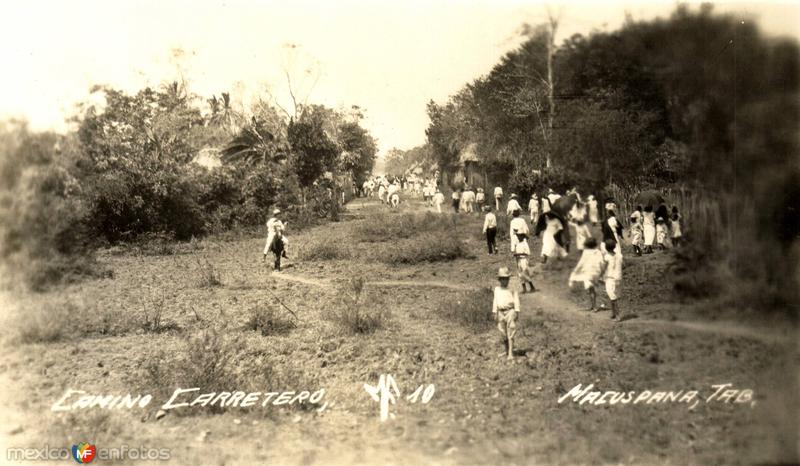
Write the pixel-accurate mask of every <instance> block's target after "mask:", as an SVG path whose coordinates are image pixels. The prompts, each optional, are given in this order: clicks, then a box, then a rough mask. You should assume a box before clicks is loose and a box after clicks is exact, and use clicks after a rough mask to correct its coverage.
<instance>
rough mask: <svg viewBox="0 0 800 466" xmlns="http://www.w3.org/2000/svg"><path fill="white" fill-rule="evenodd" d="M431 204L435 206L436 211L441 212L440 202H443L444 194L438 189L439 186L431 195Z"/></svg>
mask: <svg viewBox="0 0 800 466" xmlns="http://www.w3.org/2000/svg"><path fill="white" fill-rule="evenodd" d="M432 201H433V205H435V206H436V212H438V213H440V214H441V213H442V204H444V194H442V192H441V191H439V188H436V193H435V194H434V195H433V198H432Z"/></svg>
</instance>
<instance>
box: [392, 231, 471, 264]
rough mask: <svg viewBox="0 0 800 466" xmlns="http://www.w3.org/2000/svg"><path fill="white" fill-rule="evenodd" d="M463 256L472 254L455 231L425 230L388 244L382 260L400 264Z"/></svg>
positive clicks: (443, 260) (452, 258) (454, 258)
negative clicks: (431, 231) (411, 236)
mask: <svg viewBox="0 0 800 466" xmlns="http://www.w3.org/2000/svg"><path fill="white" fill-rule="evenodd" d="M463 257H470V255H469V253H468V251H467V248H465V247H464V244H463V243H462V242H461V240H460V239H459V238H458V237H457V236H456V235H455V234H454V233H453V232H450V233H447V232H433V233H428V232H425V233H421V234H419V235H417V236H415V237H413V238H409V239H404V240H399V241H394V242H392V243H389V244H387V245H386V247H385V248H384V251H383V253H382V254H381V256H380V260H381V262H384V263H387V264H392V265H399V264H419V263H423V262H447V261H452V260H456V259H460V258H463Z"/></svg>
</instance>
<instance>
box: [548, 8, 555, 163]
mask: <svg viewBox="0 0 800 466" xmlns="http://www.w3.org/2000/svg"><path fill="white" fill-rule="evenodd" d="M548 17H549V20H550V38H549V40H548V41H547V103H548V106H549V107H550V108H549V111H548V113H547V133H548V134H547V140H546V141H545V143H546V144H547V150H546V151H545V157H546V158H545V167H546V168H550V167H551V165H552V163H553V162H552V159H551V155H552V154H551V152H552V147H553V144H552V143H551V140H552V138H553V120H554V119H555V115H556V101H555V96H554V94H555V83H554V82H553V55H554V54H555V48H556V47H555V36H556V29H558V18H555V17H553V15H552V14H548Z"/></svg>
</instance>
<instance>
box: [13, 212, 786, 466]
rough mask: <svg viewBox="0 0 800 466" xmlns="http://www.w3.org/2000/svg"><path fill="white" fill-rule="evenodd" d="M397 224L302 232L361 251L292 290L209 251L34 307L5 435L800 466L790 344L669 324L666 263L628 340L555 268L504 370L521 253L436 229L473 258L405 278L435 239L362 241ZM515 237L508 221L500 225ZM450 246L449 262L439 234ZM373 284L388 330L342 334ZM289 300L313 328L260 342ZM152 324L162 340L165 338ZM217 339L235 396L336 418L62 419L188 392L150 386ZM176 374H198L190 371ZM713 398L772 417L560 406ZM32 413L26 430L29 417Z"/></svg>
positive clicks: (170, 384) (29, 307) (632, 271)
mask: <svg viewBox="0 0 800 466" xmlns="http://www.w3.org/2000/svg"><path fill="white" fill-rule="evenodd" d="M423 210H429V209H426V208H425V207H424V206H423V205H422V203H421V202H419V201H414V200H412V201H411V202H409V203H406V204H405V205H404V206H403V207H402V208H401V212H399V213H397V215H402V214H404V213H412V214H413V213H416V212H419V211H423ZM386 211H387V209H386V208H385V206H381V205H379V204H378V203H377V202H375V201H371V200H368V201H363V200H358V201H356V202H354V203H352V204H350V205H348V211H347V212H346V213H345V215H344V217H345V218H346V220H345V221H342V222H335V223H330V224H326V225H324V226H321V227H317V228H313V229H310V230H307V231H303V232H296V234H294V235H293V238H292V239H293V240H294V242H293V243H292V244H295V245H302V244H310V245H313V244H320V243H319V240H320V239H323V240H328V241H329V242H331V240H332V242H333V243H335V244H336V245H346V247H347V248H348V251H347V252H349V253H350V254H347V255H343V256H336V257H324V258H315V259H307V260H296V261H292V262H293V263H291V267H288V268H287V269H286V271H284V272H282V273H271V270H270V265H271V264H270V263H269V261H263V259H262V258H261V254H260V251H261V247H262V246H263V238H250V239H241V240H236V241H216V240H213V239H210V240H208V241H204V242H203V244H202V245H201V247H202V249H200V250H199V251H197V252H195V253H192V254H191V255H186V256H136V255H118V256H104V257H105V258H104V260H105V261H106V262H107V263H108V265H109V266H110V267H113V269H114V272H115V278H114V279H113V280H100V281H94V282H87V283H84V284H81V285H78V286H73V287H67V288H65V289H63V290H57V291H54V292H51V293H45V294H38V295H31V296H26V297H25V299H26V300H27V301H26V306H25V307H20V311H19V312H14V313H13V314H16V315H17V317H22V319H19V320H17V319H16V317H15V319H13V322H12V321H9V323H8V327H9V328H12V330H14V332H11V333H14V334H16V333H18V332H16V330H17V329H16V328H15V326H20V328H22V329H26V330H27V331H28V334H29V335H33V336H32V337H29V338H39V340H37V341H35V342H32V343H31V342H29V343H24V342H23V343H22V344H18V343H17V342H16V341H11V340H9V341H8V342H6V346H5V347H4V348H5V350H6V351H5V354H4V355H2V358H1V359H0V369H2V370H0V381H3V382H6V383H8V384H14V387H15V389H14V391H13V392H10V393H12V394H15V398H16V399H14V400H11V401H12V402H13V406H10V409H9V410H7V411H6V413H5V414H6V415H7V416H6V419H7V420H8V421H7V422H8V423H11V424H16V423H21V426H22V428H23V429H22V432H16V431H14V432H15V433H11V432H7V434H8V435H7V436H6V437H7V438H8V439H9V441H10V442H11V441H13V443H14V444H15V445H19V446H36V445H43V444H45V443H48V444H54V445H61V444H66V443H67V441H69V442H73V441H96V442H97V443H98V446H100V445H101V444H102V445H108V446H113V445H117V444H119V443H120V442H124V443H127V444H130V445H139V444H146V445H150V446H167V447H170V448H173V461H174V462H175V463H180V464H221V463H225V464H260V463H264V462H269V463H276V464H302V465H304V466H305V465H308V464H376V463H378V464H431V463H433V464H531V463H536V464H576V463H586V462H596V463H615V464H616V463H629V464H654V463H664V462H666V461H669V462H670V463H672V464H705V463H712V464H715V463H732V462H745V463H746V462H764V461H768V462H778V461H780V460H783V461H784V462H786V461H787V460H792V459H793V457H791V456H787V451H789V452H790V451H791V449H790V447H793V446H794V445H795V444H796V435H794V433H796V431H797V430H796V419H795V418H794V413H795V412H796V409H794V408H795V407H796V406H797V403H796V392H797V387H796V384H795V383H793V381H792V380H788V379H787V377H786V367H796V363H797V360H798V356H797V354H796V352H795V351H794V350H795V349H796V348H795V347H794V346H793V345H790V344H789V343H790V341H789V339H787V338H782V337H777V336H776V335H781V333H780V332H775V331H768V332H761V331H760V330H759V329H755V328H749V327H746V326H744V325H741V324H739V323H735V322H709V321H707V320H706V321H703V320H700V318H699V317H698V316H697V315H693V314H686V313H684V314H681V315H680V318H681V320H678V321H671V320H669V314H665V313H664V312H662V310H661V308H660V307H658V306H661V303H660V302H658V301H656V300H655V299H653V298H652V296H651V295H652V294H653V293H654V291H653V289H652V288H651V284H650V283H649V282H648V280H649V279H650V278H649V277H650V275H647V273H644V272H648V271H647V270H644V269H646V268H651V267H652V268H656V269H657V268H658V267H660V266H663V264H664V259H665V257H667V256H666V255H659V256H656V255H653V256H650V257H646V258H633V257H632V258H627V257H626V271H625V273H626V274H627V275H626V277H628V278H629V279H628V281H627V282H626V283H625V286H624V288H623V298H622V304H623V306H622V308H623V311H626V312H627V311H634V312H637V313H638V314H639V315H640V316H641V317H640V318H636V319H633V320H628V321H625V322H623V323H620V324H614V323H612V322H611V321H610V319H609V313H608V312H600V313H596V314H594V313H587V312H585V311H582V310H581V309H582V308H583V306H584V305H585V296H584V295H583V294H573V293H571V292H570V291H569V290H568V289H567V286H566V281H567V278H566V277H567V275H568V274H569V269H570V267H571V266H572V265H573V264H574V262H575V260H576V258H575V254H572V255H571V256H570V257H569V258H568V259H567V260H566V261H565V262H563V263H560V264H558V263H557V264H553V267H552V268H551V269H549V270H546V271H544V272H542V273H541V274H540V275H539V276H537V277H536V285H537V288H538V289H539V291H538V292H536V293H533V294H525V295H523V296H522V313H521V316H520V321H519V334H518V337H517V341H516V344H515V349H516V352H515V354H516V357H515V359H514V361H513V362H509V361H506V359H505V358H504V357H503V356H501V353H503V346H502V342H501V336H500V333H499V332H498V331H497V329H496V328H495V326H494V324H493V323H491V322H489V321H487V320H486V317H487V316H486V314H488V310H489V308H490V306H491V298H490V295H489V293H488V291H487V290H488V289H489V288H490V287H492V286H494V284H495V283H496V279H495V275H496V272H497V268H498V267H501V266H508V267H510V268H511V269H512V270H513V269H514V265H513V258H512V257H511V256H510V254H509V253H508V242H507V240H506V239H505V238H500V241H501V243H500V250H501V254H499V255H491V256H489V255H487V254H486V252H485V250H484V247H485V244H484V242H483V240H482V239H481V236H480V230H481V218H480V217H479V216H478V215H474V216H473V217H467V216H464V215H461V216H459V217H457V218H456V219H452V218H450V216H449V215H450V214H444V215H447V219H448V222H445V223H441V222H438V223H432V224H433V225H434V228H440V229H442V228H444V229H446V231H447V233H448V234H449V232H450V228H451V226H452V227H453V228H454V230H453V236H454V237H455V239H454V241H459V243H460V244H463V245H464V248H465V249H466V251H467V252H468V254H467V256H466V257H465V256H464V255H463V254H461V255H458V256H457V257H455V258H453V259H450V258H447V259H448V260H445V259H441V260H440V259H439V258H438V257H436V256H435V255H434V256H428V257H434V259H435V260H433V261H425V260H422V261H417V262H412V263H411V264H409V263H407V262H397V263H395V262H392V261H391V260H389V259H390V258H387V256H386V255H385V254H383V253H384V252H385V250H386V249H387V248H389V247H391V246H396V245H397V244H402V245H405V244H408V245H410V247H413V246H414V245H417V244H418V242H422V241H425V240H426V239H425V238H428V239H430V238H431V236H425V235H424V234H418V235H412V236H410V237H406V236H404V237H403V238H402V240H401V242H395V243H394V244H390V243H389V242H390V241H395V240H396V239H394V238H392V237H391V235H384V236H386V237H385V238H384V237H381V241H382V242H377V241H375V242H369V243H365V244H353V243H352V238H354V237H358V236H357V235H358V234H359V233H361V234H362V235H363V231H364V230H363V229H362V228H360V227H362V226H364V225H363V223H360V222H369V221H371V219H374V218H377V217H376V216H377V215H378V214H380V215H383V216H382V217H381V218H382V219H383V220H386V219H387V215H384V213H385V212H386ZM389 215H395V214H389ZM437 218H438V217H437ZM389 219H390V218H389ZM449 220H453V222H452V223H450V222H449ZM498 220H499V221H507V220H506V219H505V218H503V217H502V215H501V216H500V218H499V219H498ZM434 238H435V241H433V242H434V243H435V244H434V245H433V246H434V248H432V249H433V250H434V252H435V251H436V250H435V246H437V245H438V243H436V241H438V240H439V239H438V238H439V237H434ZM402 241H404V242H402ZM430 242H431V241H429V243H428V244H425V245H424V246H426V247H430ZM322 244H325V243H322ZM538 246H539V244H538V242H535V243H534V244H533V245H532V247H531V249H533V250H535V251H538ZM297 249H298V250H299V249H300V247H298V248H297ZM335 251H338V249H336V250H335ZM293 253H294V251H292V252H290V257H292V258H293V259H294V257H293V256H292V255H291V254H293ZM296 257H302V255H301V254H299V252H298V254H297V256H296ZM416 257H417V256H415V257H414V258H416ZM656 272H657V270H656ZM210 274H213V275H215V276H218V278H219V280H218V282H217V283H212V282H211V281H209V280H208V279H207V278H208V276H209V275H210ZM351 279H355V280H351ZM358 279H363V280H364V284H365V286H364V290H363V296H364V301H362V302H365V303H366V305H365V306H364V307H363V309H359V311H360V312H367V313H370V312H374V311H376V310H386V311H388V312H387V314H388V315H389V317H388V318H387V319H386V321H384V322H382V325H381V326H380V327H378V328H377V330H376V331H375V332H373V333H355V334H354V333H350V332H346V331H342V329H341V328H339V327H340V324H341V322H337V321H336V319H335V318H332V314H334V313H335V312H337V311H341V310H342V309H343V308H342V305H341V303H340V301H339V300H340V298H341V297H342V296H343V291H347V290H348V288H347V286H348V284H352V283H354V282H358V281H359V280H358ZM655 292H656V293H658V292H660V291H659V290H656V291H655ZM476 296H480V298H475V297H476ZM277 301H280V303H281V304H283V305H284V306H287V307H288V308H290V309H293V310H295V311H297V314H298V315H299V319H298V321H297V322H296V325H292V326H289V327H288V330H287V331H286V332H285V333H277V332H275V333H270V332H266V333H264V332H263V327H262V328H259V324H265V325H267V324H268V325H275V324H276V322H277V323H279V320H280V319H279V318H286V317H287V316H286V315H285V314H287V313H286V312H283V311H282V310H281V309H282V308H281V307H280V306H278V305H276V304H275V303H276V302H277ZM484 301H485V302H484ZM656 304H658V306H657V305H656ZM272 308H276V309H278V310H277V311H276V312H275V313H272V314H270V313H266V314H263V315H261V318H260V319H256V317H259V314H258V312H264V311H269V310H270V309H272ZM60 310H65V311H64V312H59V311H60ZM273 310H274V309H273ZM470 310H471V312H475V311H478V314H480V313H483V320H479V321H469V320H464V319H461V318H460V317H461V316H462V315H463V313H466V312H467V311H470ZM34 311H43V312H34ZM459 311H463V313H462V314H459ZM71 313H78V314H71ZM11 314H12V313H11V312H9V314H8V316H11ZM476 315H477V314H476ZM37 316H38V317H37ZM58 316H62V317H61V318H62V319H66V320H62V321H59V320H57V319H58V318H59V317H58ZM65 316H66V317H65ZM32 317H33V318H32ZM156 317H157V319H158V321H159V322H160V325H162V327H161V328H160V329H156V330H154V329H153V327H152V326H153V325H154V324H153V322H154V319H155V318H156ZM334 317H335V316H334ZM76 321H78V322H80V323H81V327H80V328H79V329H77V330H75V331H74V332H73V331H71V333H74V335H64V336H62V337H58V335H59V332H58V331H57V330H59V328H54V326H53V325H48V324H49V323H50V322H55V324H56V327H58V326H63V327H66V328H69V329H72V328H73V326H71V325H72V323H73V322H76ZM3 322H4V321H3ZM145 323H146V324H147V325H143V324H145ZM211 327H214V328H219V329H221V330H219V331H220V332H221V333H222V334H223V335H224V337H225V338H227V339H229V340H231V341H234V342H236V343H237V344H241V345H242V346H243V347H244V349H245V350H246V351H245V352H243V353H241V354H238V353H237V356H236V357H237V359H236V360H235V361H233V362H232V363H231V364H230V366H231V368H232V370H233V371H234V374H237V377H238V378H237V380H239V381H242V380H244V381H248V380H263V375H264V374H270V372H269V370H271V369H274V370H279V371H290V372H288V373H287V374H289V375H291V374H294V375H293V376H292V377H293V378H289V379H288V380H282V381H280V382H276V383H275V385H276V386H270V385H272V384H271V382H265V383H263V384H262V385H266V386H261V385H259V384H256V385H255V386H254V387H246V386H239V385H236V386H228V385H230V384H229V383H227V382H226V381H221V382H220V385H219V386H220V387H223V388H222V389H226V390H236V389H243V390H244V389H252V390H263V391H266V390H313V389H315V388H325V389H326V391H327V393H328V394H327V395H326V401H329V402H330V405H329V407H328V408H327V409H326V410H325V412H324V413H317V412H316V411H314V410H292V409H283V408H286V407H285V406H269V407H267V408H265V409H261V408H260V407H259V408H258V409H255V410H251V411H247V410H239V409H231V410H229V411H227V412H225V413H222V414H211V413H208V412H202V413H197V414H187V415H178V414H170V415H167V416H166V417H164V418H162V419H160V420H156V419H155V412H156V411H157V409H158V406H157V405H159V404H158V403H156V402H154V403H153V406H152V407H153V409H151V410H132V411H130V412H128V411H124V410H123V411H119V412H117V411H114V412H108V411H104V410H94V411H91V410H89V411H76V412H67V413H53V412H51V411H50V406H51V405H52V403H53V402H54V401H55V400H57V399H58V398H59V397H60V396H61V395H62V394H63V393H64V391H65V390H66V389H67V388H73V389H82V390H87V391H88V392H89V393H99V394H104V393H112V394H117V393H123V394H124V393H127V392H129V391H143V392H144V393H149V392H150V391H152V390H159V389H164V390H166V391H170V390H173V389H174V388H175V385H176V384H177V385H178V386H181V387H185V386H186V385H185V384H186V383H190V382H186V381H185V380H170V379H167V380H166V381H164V382H159V380H160V379H152V376H151V375H148V374H149V372H148V371H144V370H143V369H144V367H146V365H148V364H150V363H154V362H155V363H161V359H159V358H161V356H159V351H161V352H163V355H165V356H168V357H170V358H183V357H186V356H191V355H193V354H194V353H197V352H198V351H194V352H191V351H190V350H189V349H187V346H186V344H187V341H189V340H191V339H192V338H196V337H197V336H198V334H199V333H202V332H203V331H204V330H205V329H207V328H211ZM31 330H36V331H35V332H31ZM78 330H79V331H78ZM790 331H791V330H790V329H787V330H786V332H787V335H788V333H789V332H790ZM51 335H55V336H53V337H52V338H51ZM45 337H46V338H45ZM42 340H43V341H42ZM200 352H202V351H200ZM163 355H162V356H163ZM240 357H241V358H244V359H243V360H241V361H240V360H239V359H238V358H240ZM251 358H258V359H257V364H256V365H255V366H252V365H246V364H245V363H246V362H247V361H251V360H252V359H251ZM178 360H181V359H178ZM189 360H190V361H191V359H189ZM164 364H166V362H165V363H164ZM170 367H171V368H172V369H173V370H174V369H176V368H177V369H181V370H183V364H180V365H178V366H174V365H173V366H170ZM382 374H387V375H392V376H393V377H394V379H395V380H396V382H397V384H398V388H399V390H400V392H401V393H400V396H399V397H398V398H397V403H396V404H392V405H390V410H391V413H392V414H393V417H392V419H390V420H389V421H387V422H383V423H382V422H380V420H379V417H378V414H379V404H378V403H376V402H374V401H373V400H372V398H370V396H369V395H368V393H367V392H366V391H365V389H364V384H365V383H368V384H372V385H375V384H376V383H377V382H378V380H379V377H380V375H382ZM200 375H202V374H200ZM236 383H240V382H236ZM716 383H732V384H734V386H735V387H736V388H749V389H753V390H755V393H756V395H755V398H756V399H757V401H758V403H757V405H755V407H752V408H751V407H749V406H748V407H747V408H744V407H741V406H736V405H732V404H719V405H713V406H712V405H705V404H701V405H700V406H699V407H698V408H697V409H694V410H688V409H687V408H686V407H684V406H683V405H676V404H661V403H654V404H644V403H643V404H640V405H636V406H633V405H628V406H620V405H617V406H608V405H605V406H594V405H592V404H591V403H588V404H584V405H581V404H577V403H572V402H570V401H568V402H565V403H559V402H558V399H559V397H561V396H563V395H564V394H565V393H566V392H568V391H569V390H570V389H571V388H572V387H574V386H575V385H576V384H584V385H587V384H594V385H595V387H597V389H598V390H618V391H636V392H643V391H649V390H652V391H656V390H699V391H701V394H702V396H708V395H709V394H710V393H709V392H708V390H709V387H710V386H711V385H712V384H716ZM429 385H432V386H434V387H435V393H434V394H433V396H432V398H431V399H430V401H429V402H428V403H422V402H421V401H419V400H417V401H416V402H414V401H411V400H410V399H409V397H410V396H411V395H412V394H413V393H414V391H415V390H416V389H417V388H418V387H427V386H429ZM156 393H157V392H156ZM161 401H162V402H163V401H164V400H161ZM12 408H13V409H12ZM20 413H25V415H27V416H28V418H27V419H24V420H21V419H20V416H19V414H20ZM789 414H791V415H789ZM792 426H794V427H792ZM11 429H15V427H11ZM792 429H794V430H792ZM206 432H209V433H210V434H208V435H206ZM198 438H199V440H198ZM2 439H3V436H2V435H0V440H2ZM242 445H248V446H252V448H245V449H242V448H241V446H242ZM588 458H592V460H587V459H588Z"/></svg>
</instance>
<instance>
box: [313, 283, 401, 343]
mask: <svg viewBox="0 0 800 466" xmlns="http://www.w3.org/2000/svg"><path fill="white" fill-rule="evenodd" d="M389 317H390V314H389V311H388V309H386V307H385V306H384V304H383V303H382V302H380V301H378V300H375V299H371V297H370V299H367V295H366V293H365V292H364V279H363V278H362V277H353V278H350V279H349V280H347V281H346V282H345V283H344V284H343V285H342V286H341V287H340V289H339V299H338V302H337V304H336V308H335V309H334V310H333V311H332V312H330V313H329V314H328V319H330V320H331V321H332V322H333V323H334V324H336V325H337V326H338V327H339V328H341V329H342V330H344V331H345V332H347V333H351V334H368V333H373V332H375V331H377V330H379V329H382V328H384V327H385V326H386V323H387V321H388V320H389Z"/></svg>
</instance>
